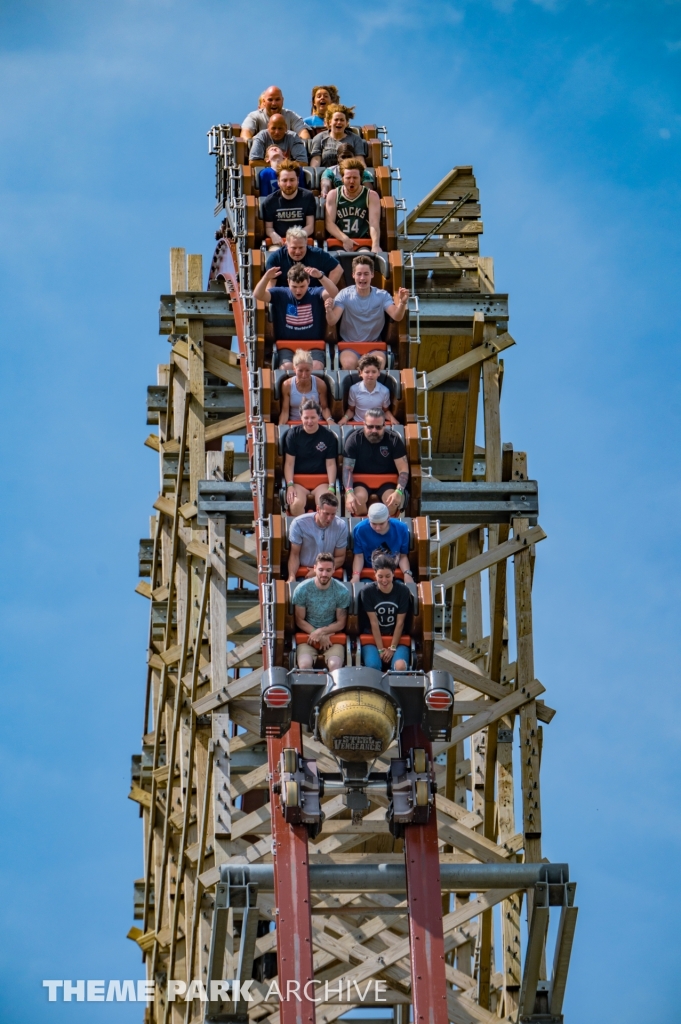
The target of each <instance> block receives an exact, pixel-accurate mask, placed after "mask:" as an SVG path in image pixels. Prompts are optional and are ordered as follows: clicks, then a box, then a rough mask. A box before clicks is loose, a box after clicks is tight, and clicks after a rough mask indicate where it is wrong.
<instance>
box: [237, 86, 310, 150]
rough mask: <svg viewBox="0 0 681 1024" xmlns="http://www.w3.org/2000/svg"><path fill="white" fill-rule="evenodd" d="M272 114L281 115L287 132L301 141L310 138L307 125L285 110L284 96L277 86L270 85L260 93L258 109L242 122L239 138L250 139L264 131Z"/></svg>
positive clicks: (300, 118)
mask: <svg viewBox="0 0 681 1024" xmlns="http://www.w3.org/2000/svg"><path fill="white" fill-rule="evenodd" d="M273 114H282V115H283V117H284V118H285V119H286V128H287V130H288V131H290V132H295V134H296V135H299V136H300V137H301V139H309V138H310V133H309V131H308V130H307V125H306V124H305V122H304V121H303V119H302V117H299V116H298V114H296V112H295V111H294V110H287V109H286V108H285V107H284V95H283V93H282V91H281V89H280V88H279V86H278V85H270V86H269V88H268V89H265V91H264V92H263V93H261V95H260V101H259V106H258V109H257V110H252V111H251V113H250V114H248V115H247V116H246V117H245V118H244V122H243V124H242V125H241V137H242V138H244V139H252V138H253V136H254V135H257V134H258V132H262V131H264V130H265V129H266V128H267V125H268V122H269V119H270V118H271V117H272V115H273Z"/></svg>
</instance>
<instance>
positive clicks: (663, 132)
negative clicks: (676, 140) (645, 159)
mask: <svg viewBox="0 0 681 1024" xmlns="http://www.w3.org/2000/svg"><path fill="white" fill-rule="evenodd" d="M671 137H672V133H671V132H670V131H669V128H660V138H661V139H671Z"/></svg>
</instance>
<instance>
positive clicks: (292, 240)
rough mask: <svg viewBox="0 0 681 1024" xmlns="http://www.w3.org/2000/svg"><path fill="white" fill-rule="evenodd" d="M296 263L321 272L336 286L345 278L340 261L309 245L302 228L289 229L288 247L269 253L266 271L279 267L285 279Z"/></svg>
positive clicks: (328, 253)
mask: <svg viewBox="0 0 681 1024" xmlns="http://www.w3.org/2000/svg"><path fill="white" fill-rule="evenodd" d="M296 263H302V265H303V266H304V267H314V268H315V270H321V272H322V273H323V274H326V276H327V277H328V278H329V280H330V281H333V283H334V284H335V285H338V284H339V283H340V280H341V278H342V277H343V268H342V267H341V265H340V263H339V262H338V260H336V259H334V258H333V256H332V255H331V253H330V252H326V251H325V250H324V249H319V248H318V247H317V246H316V245H308V244H307V233H306V232H305V228H300V227H295V228H288V229H287V231H286V245H284V246H282V248H281V249H273V250H272V251H271V252H270V253H268V256H267V263H266V264H265V269H266V270H271V269H272V268H273V267H278V268H279V269H280V270H281V272H282V274H283V276H284V277H285V276H286V274H288V272H289V270H290V269H291V267H293V266H295V265H296Z"/></svg>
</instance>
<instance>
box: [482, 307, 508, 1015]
mask: <svg viewBox="0 0 681 1024" xmlns="http://www.w3.org/2000/svg"><path fill="white" fill-rule="evenodd" d="M495 337H496V325H495V324H485V326H484V340H485V341H494V338H495ZM482 380H483V416H484V423H485V480H487V481H488V482H497V481H499V480H501V477H502V450H501V417H500V410H499V362H498V359H497V357H496V356H494V357H493V358H491V359H486V360H485V362H484V363H483V364H482ZM499 534H500V527H499V526H490V527H489V531H488V543H489V547H490V548H492V547H495V546H496V545H497V544H498V543H499V541H500V536H499ZM507 537H508V528H506V529H505V535H504V537H503V539H504V540H506V539H507ZM505 603H506V575H505V563H502V565H501V566H496V567H495V571H494V573H491V572H490V625H491V628H492V635H491V636H490V651H489V656H488V671H489V672H490V675H492V678H493V679H498V678H499V668H500V660H501V649H502V637H503V617H504V614H503V613H504V609H505ZM474 739H476V737H474ZM496 757H497V727H496V724H495V725H492V726H490V727H489V728H488V729H486V730H485V756H484V763H483V764H481V765H480V768H481V770H482V775H483V778H482V792H483V800H482V807H480V808H479V811H480V813H481V814H482V816H483V828H482V830H483V834H484V835H485V837H486V838H487V839H491V840H492V841H493V842H494V841H495V840H496V809H497V808H496V792H495V783H496V771H495V766H496ZM476 767H477V766H476ZM475 782H476V785H477V784H478V773H477V771H476V775H475ZM476 809H478V808H476ZM493 960H494V919H493V911H492V910H491V909H489V910H486V911H484V913H483V914H482V917H481V922H480V973H479V978H478V1000H479V1003H480V1005H481V1006H482V1007H484V1008H485V1009H487V1010H489V1009H491V979H492V965H493Z"/></svg>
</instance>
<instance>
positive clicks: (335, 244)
mask: <svg viewBox="0 0 681 1024" xmlns="http://www.w3.org/2000/svg"><path fill="white" fill-rule="evenodd" d="M351 241H352V244H353V245H354V246H355V248H356V249H370V248H371V238H352V239H351ZM326 247H327V249H342V248H343V243H342V242H341V240H340V238H327V240H326Z"/></svg>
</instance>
